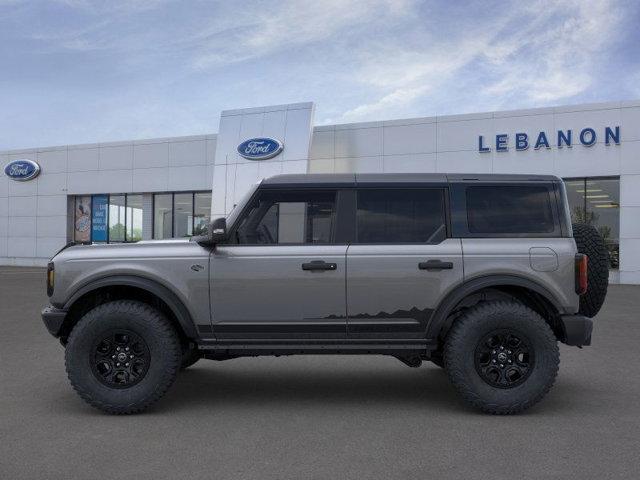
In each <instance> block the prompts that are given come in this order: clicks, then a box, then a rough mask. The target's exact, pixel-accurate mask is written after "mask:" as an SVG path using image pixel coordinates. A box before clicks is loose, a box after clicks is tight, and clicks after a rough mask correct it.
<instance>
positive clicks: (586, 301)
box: [573, 223, 609, 317]
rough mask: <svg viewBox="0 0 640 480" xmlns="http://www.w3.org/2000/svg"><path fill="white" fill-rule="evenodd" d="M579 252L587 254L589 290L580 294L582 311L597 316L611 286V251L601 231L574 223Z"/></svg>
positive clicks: (574, 233) (590, 315)
mask: <svg viewBox="0 0 640 480" xmlns="http://www.w3.org/2000/svg"><path fill="white" fill-rule="evenodd" d="M573 238H574V239H575V241H576V246H577V247H578V252H580V253H584V254H585V255H587V257H589V258H588V260H587V292H586V293H585V294H584V295H580V310H579V311H580V313H581V314H582V315H585V316H587V317H595V316H596V315H597V313H598V312H599V311H600V308H602V304H603V303H604V299H605V297H606V296H607V288H608V287H609V251H608V250H607V247H606V246H605V244H604V239H603V238H602V235H600V232H598V230H596V229H595V228H594V227H592V226H591V225H587V224H584V223H574V224H573Z"/></svg>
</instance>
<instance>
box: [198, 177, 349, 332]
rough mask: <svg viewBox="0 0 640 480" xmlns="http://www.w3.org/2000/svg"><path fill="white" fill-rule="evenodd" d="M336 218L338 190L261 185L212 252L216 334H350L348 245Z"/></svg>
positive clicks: (212, 308) (212, 294)
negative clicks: (340, 239) (340, 237)
mask: <svg viewBox="0 0 640 480" xmlns="http://www.w3.org/2000/svg"><path fill="white" fill-rule="evenodd" d="M335 220H336V192H335V191H332V190H312V191H299V192H298V191H284V190H276V189H274V190H270V189H261V190H259V191H258V192H257V193H256V194H255V195H254V198H253V199H251V200H250V202H249V204H248V205H247V207H245V209H244V211H243V212H242V213H241V215H240V217H239V218H238V221H237V222H236V223H235V225H233V226H231V227H230V231H229V242H228V243H227V244H224V245H218V246H216V249H215V252H214V253H213V255H212V262H211V314H212V319H213V329H214V335H215V336H216V337H217V338H221V339H233V338H238V339H240V338H252V339H278V338H289V339H295V338H305V339H309V338H318V339H322V338H342V339H344V338H345V337H346V299H345V272H346V270H345V264H346V258H345V257H346V250H347V245H346V243H345V244H342V245H339V244H336V243H335V238H336V237H335V225H336V221H335Z"/></svg>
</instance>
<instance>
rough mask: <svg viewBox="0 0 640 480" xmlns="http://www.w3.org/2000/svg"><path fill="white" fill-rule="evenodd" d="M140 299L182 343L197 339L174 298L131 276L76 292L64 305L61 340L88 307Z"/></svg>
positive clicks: (182, 307)
mask: <svg viewBox="0 0 640 480" xmlns="http://www.w3.org/2000/svg"><path fill="white" fill-rule="evenodd" d="M125 298H126V299H132V300H141V301H144V302H145V303H150V304H152V305H154V306H156V307H157V308H159V309H160V310H161V311H163V313H165V315H167V317H168V318H169V320H170V321H171V322H172V324H173V325H174V327H175V328H176V330H177V331H178V333H179V334H180V336H181V338H182V339H183V341H188V340H192V339H196V338H198V333H197V330H196V327H195V324H194V322H193V319H192V316H191V314H190V313H189V310H188V309H187V308H186V306H185V305H184V303H183V302H182V301H181V300H180V298H178V296H177V295H176V294H175V293H174V292H172V291H171V290H170V289H169V288H167V287H165V286H164V285H161V284H159V283H158V282H155V281H154V280H151V279H148V278H144V277H139V276H135V275H111V276H106V277H102V278H99V279H95V280H92V281H91V282H89V283H87V284H85V285H83V286H82V287H80V288H79V289H77V290H76V291H75V292H74V293H73V294H72V295H71V296H70V297H69V298H68V299H67V300H66V301H65V303H64V310H66V311H67V312H68V313H67V316H66V318H65V322H64V324H63V328H62V332H61V333H62V334H61V338H62V339H65V338H66V336H67V335H68V334H69V333H70V331H71V328H73V326H74V325H75V323H76V322H77V321H78V320H79V319H80V317H82V315H84V313H86V312H87V311H88V310H90V309H91V308H94V307H95V306H97V305H100V304H102V303H106V302H107V301H112V300H116V299H125Z"/></svg>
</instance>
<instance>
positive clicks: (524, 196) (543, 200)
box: [467, 185, 555, 234]
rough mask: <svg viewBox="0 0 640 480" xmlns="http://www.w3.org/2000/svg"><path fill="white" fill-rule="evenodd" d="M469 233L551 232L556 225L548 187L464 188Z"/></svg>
mask: <svg viewBox="0 0 640 480" xmlns="http://www.w3.org/2000/svg"><path fill="white" fill-rule="evenodd" d="M467 220H468V223H469V232H471V233H490V234H491V233H551V232H553V231H554V229H555V225H554V221H553V214H552V210H551V202H550V200H549V190H548V189H547V187H543V186H525V185H523V186H515V185H511V186H497V185H491V186H478V187H468V188H467Z"/></svg>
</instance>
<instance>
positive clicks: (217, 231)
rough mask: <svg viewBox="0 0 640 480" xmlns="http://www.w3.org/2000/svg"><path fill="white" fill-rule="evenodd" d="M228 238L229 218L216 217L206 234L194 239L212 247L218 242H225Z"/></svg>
mask: <svg viewBox="0 0 640 480" xmlns="http://www.w3.org/2000/svg"><path fill="white" fill-rule="evenodd" d="M226 239H227V219H226V218H224V217H220V218H216V219H215V220H214V221H212V222H211V223H210V224H209V226H208V227H207V233H206V234H205V235H202V236H199V237H196V238H195V239H194V240H195V241H196V242H198V243H199V244H200V245H202V246H207V247H212V246H214V245H216V244H218V243H223V242H224V241H225V240H226Z"/></svg>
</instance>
